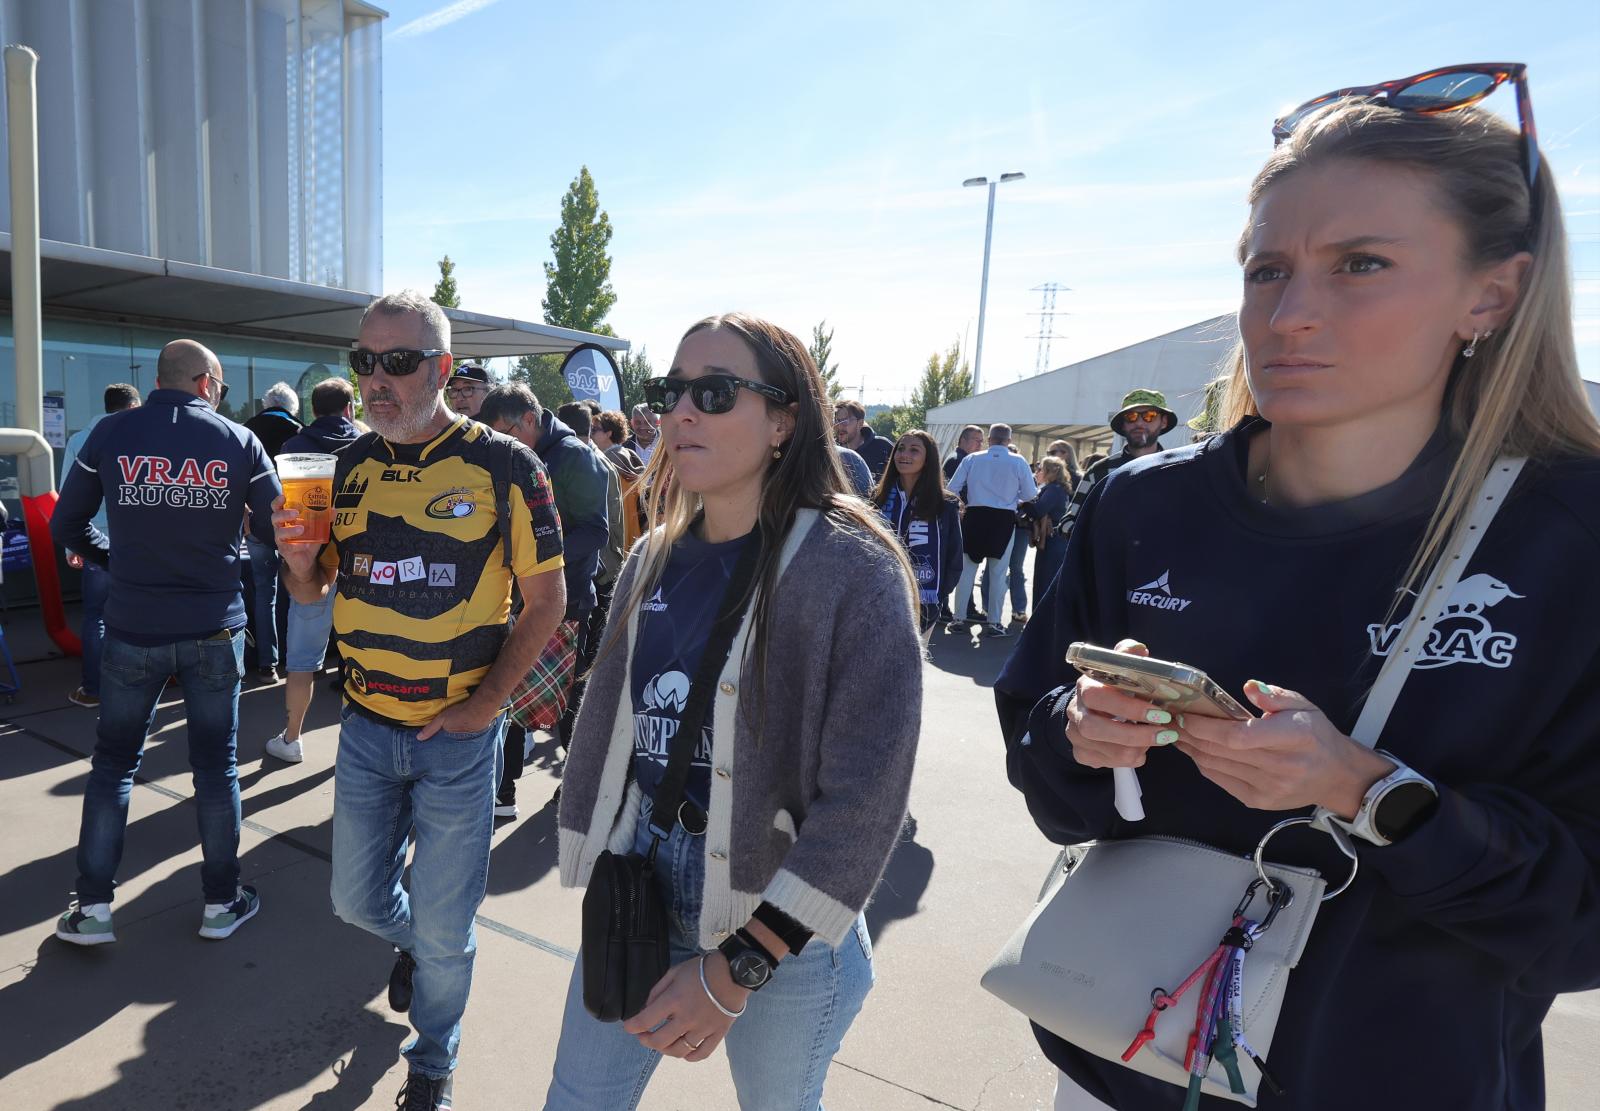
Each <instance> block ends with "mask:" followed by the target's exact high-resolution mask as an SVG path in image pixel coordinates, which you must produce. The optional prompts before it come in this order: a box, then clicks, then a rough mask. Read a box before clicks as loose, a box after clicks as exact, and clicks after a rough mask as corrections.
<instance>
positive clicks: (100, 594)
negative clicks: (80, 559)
mask: <svg viewBox="0 0 1600 1111" xmlns="http://www.w3.org/2000/svg"><path fill="white" fill-rule="evenodd" d="M81 589H82V591H83V623H82V625H81V626H80V632H79V636H80V637H81V639H82V640H83V689H84V690H85V691H87V692H89V693H90V694H92V695H96V696H98V695H99V693H100V653H101V641H102V639H103V638H104V637H105V635H106V621H105V612H106V597H107V596H108V595H109V594H110V593H111V572H110V571H107V570H106V569H105V568H104V567H101V566H98V565H97V564H93V563H89V562H87V561H85V563H84V565H83V580H82V588H81Z"/></svg>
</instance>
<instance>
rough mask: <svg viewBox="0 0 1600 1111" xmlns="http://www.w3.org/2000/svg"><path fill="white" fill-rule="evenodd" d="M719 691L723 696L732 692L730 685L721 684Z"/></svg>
mask: <svg viewBox="0 0 1600 1111" xmlns="http://www.w3.org/2000/svg"><path fill="white" fill-rule="evenodd" d="M720 689H721V690H722V693H723V694H732V693H733V690H734V688H733V684H732V683H723V684H722V686H721V688H720Z"/></svg>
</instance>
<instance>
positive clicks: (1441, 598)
mask: <svg viewBox="0 0 1600 1111" xmlns="http://www.w3.org/2000/svg"><path fill="white" fill-rule="evenodd" d="M1526 462H1527V460H1526V459H1522V458H1514V457H1504V458H1501V459H1497V460H1496V461H1495V464H1494V466H1493V467H1491V468H1490V470H1489V474H1488V476H1487V477H1486V478H1485V479H1484V480H1483V484H1482V485H1481V486H1480V487H1479V488H1478V494H1477V499H1476V501H1475V503H1474V504H1473V507H1472V512H1471V514H1470V515H1469V516H1468V518H1467V526H1466V528H1464V529H1462V530H1460V533H1459V535H1458V536H1457V538H1456V542H1455V543H1454V544H1452V545H1451V546H1450V547H1449V548H1448V549H1446V550H1445V552H1444V554H1443V555H1441V556H1440V557H1439V562H1438V563H1437V564H1435V565H1434V568H1433V573H1432V574H1430V575H1429V576H1428V579H1427V581H1426V582H1425V583H1424V585H1423V587H1422V592H1421V595H1420V596H1419V597H1418V599H1417V603H1416V605H1415V606H1413V607H1412V610H1411V616H1410V617H1408V618H1407V619H1406V624H1405V627H1404V631H1403V632H1402V634H1401V636H1400V637H1399V639H1398V640H1396V641H1395V644H1394V647H1393V648H1391V649H1390V651H1389V657H1388V658H1387V659H1386V660H1384V661H1383V667H1382V668H1381V669H1380V670H1379V672H1378V678H1377V680H1376V681H1375V682H1374V683H1373V684H1372V691H1371V692H1370V693H1369V694H1368V695H1367V701H1366V704H1365V705H1364V706H1362V708H1361V716H1360V717H1359V718H1358V719H1357V720H1356V727H1355V729H1354V730H1353V731H1352V732H1351V734H1350V735H1351V737H1353V738H1354V739H1355V740H1357V741H1359V742H1360V743H1361V744H1363V745H1366V746H1367V747H1368V748H1375V747H1376V746H1377V744H1378V737H1379V735H1380V734H1382V732H1383V727H1384V725H1385V724H1386V723H1387V722H1388V720H1389V712H1390V711H1391V710H1393V709H1394V704H1395V701H1396V699H1398V698H1399V697H1400V690H1401V688H1402V687H1404V686H1405V683H1406V679H1407V677H1408V676H1409V675H1410V674H1411V669H1412V666H1413V665H1414V664H1415V663H1416V661H1417V660H1418V659H1419V658H1420V657H1421V655H1422V650H1423V646H1424V645H1425V644H1426V643H1427V641H1428V636H1429V635H1430V634H1431V633H1432V632H1433V626H1434V624H1435V623H1436V622H1437V621H1438V619H1439V614H1440V612H1441V611H1442V610H1443V609H1444V607H1445V606H1446V605H1448V604H1449V602H1450V596H1451V594H1453V593H1454V592H1455V588H1456V585H1457V584H1458V583H1459V582H1460V581H1461V576H1462V574H1463V573H1464V572H1465V571H1466V569H1467V564H1468V563H1470V562H1471V561H1472V556H1473V553H1474V552H1476V551H1477V550H1478V545H1479V543H1481V542H1482V540H1483V534H1484V533H1486V532H1488V531H1489V523H1490V522H1491V521H1493V520H1494V517H1495V514H1496V513H1498V512H1499V511H1500V506H1501V505H1503V504H1504V503H1505V499H1506V495H1507V494H1508V493H1510V492H1511V486H1512V484H1513V483H1515V482H1516V481H1517V475H1519V474H1520V473H1521V472H1522V466H1523V464H1524V463H1526Z"/></svg>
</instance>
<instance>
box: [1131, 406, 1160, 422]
mask: <svg viewBox="0 0 1600 1111" xmlns="http://www.w3.org/2000/svg"><path fill="white" fill-rule="evenodd" d="M1160 419H1161V414H1160V413H1158V412H1156V411H1155V410H1154V409H1135V410H1134V411H1133V412H1131V413H1124V414H1123V415H1122V422H1123V423H1124V424H1137V423H1139V422H1140V421H1143V422H1144V423H1145V424H1154V423H1155V422H1156V421H1158V420H1160Z"/></svg>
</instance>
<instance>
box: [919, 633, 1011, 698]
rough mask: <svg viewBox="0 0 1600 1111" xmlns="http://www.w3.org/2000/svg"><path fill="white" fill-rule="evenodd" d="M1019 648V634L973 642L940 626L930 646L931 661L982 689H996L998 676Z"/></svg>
mask: <svg viewBox="0 0 1600 1111" xmlns="http://www.w3.org/2000/svg"><path fill="white" fill-rule="evenodd" d="M1016 646H1017V637H1016V635H1015V634H1013V635H1011V636H1008V637H997V638H995V639H992V640H990V639H981V640H979V641H978V642H977V643H973V641H972V639H971V638H970V637H969V636H968V635H967V634H966V633H963V632H956V633H946V632H945V631H944V627H943V626H940V627H939V628H938V629H937V630H935V631H934V634H933V640H932V642H931V643H930V644H929V645H928V657H929V662H930V663H931V664H932V665H933V666H934V667H936V668H938V669H939V670H940V671H943V672H946V673H948V674H950V675H964V676H966V677H967V678H968V679H971V680H972V681H973V683H975V684H976V685H977V686H980V687H993V686H994V681H995V677H996V676H998V675H999V674H1000V669H1001V668H1002V667H1004V666H1005V662H1006V660H1007V659H1008V658H1009V657H1010V655H1011V651H1012V649H1014V648H1016Z"/></svg>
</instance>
